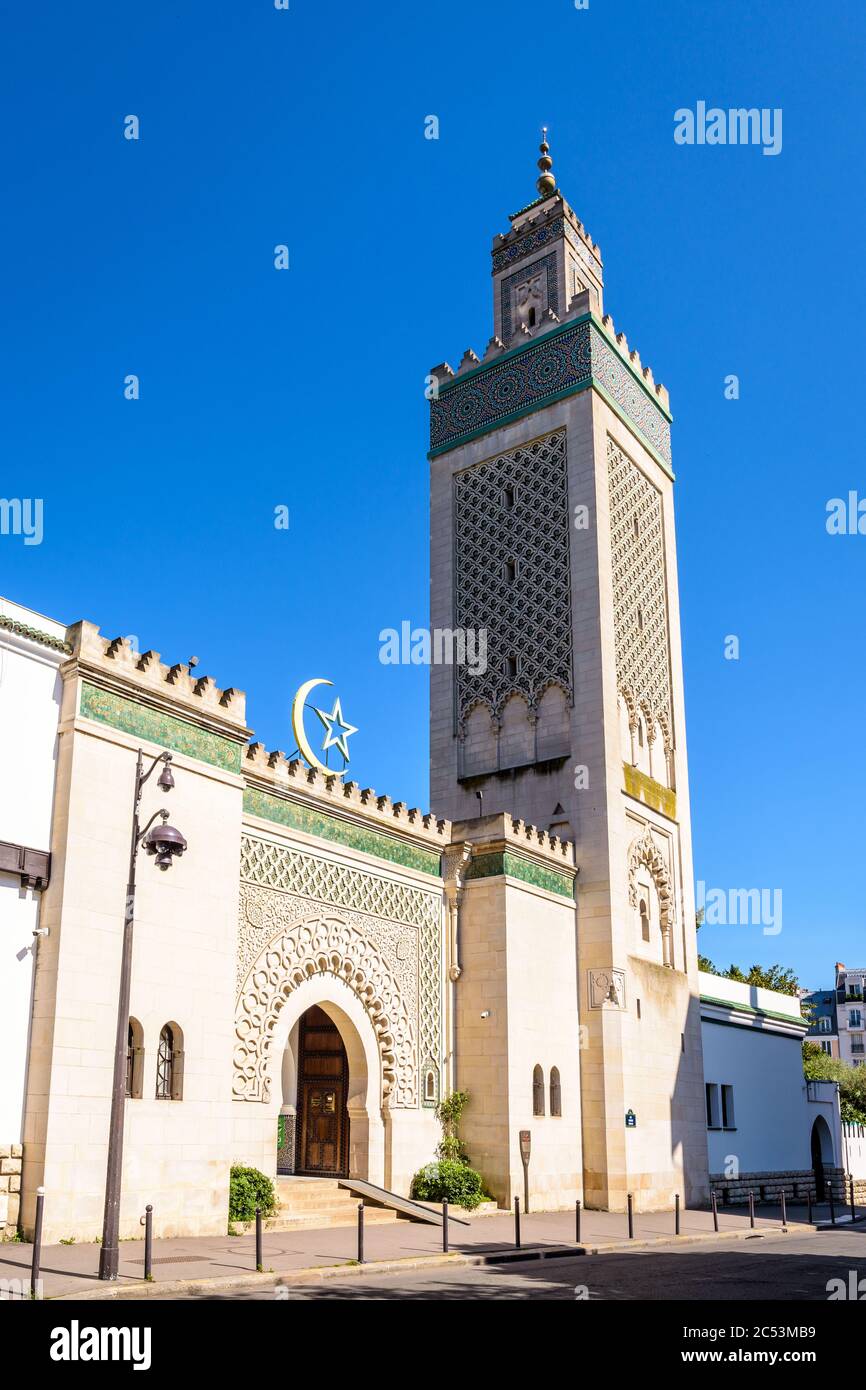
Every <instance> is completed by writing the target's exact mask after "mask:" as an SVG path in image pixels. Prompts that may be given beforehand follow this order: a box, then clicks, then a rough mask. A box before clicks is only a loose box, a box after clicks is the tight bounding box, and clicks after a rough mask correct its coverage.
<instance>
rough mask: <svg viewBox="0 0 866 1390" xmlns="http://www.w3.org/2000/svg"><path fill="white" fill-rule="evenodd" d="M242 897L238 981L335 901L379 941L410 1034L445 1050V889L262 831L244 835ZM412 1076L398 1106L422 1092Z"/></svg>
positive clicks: (430, 1048)
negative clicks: (290, 929)
mask: <svg viewBox="0 0 866 1390" xmlns="http://www.w3.org/2000/svg"><path fill="white" fill-rule="evenodd" d="M240 877H241V881H242V882H241V904H240V921H239V926H238V962H237V965H238V988H239V997H240V994H242V993H243V989H244V987H245V982H246V980H247V979H248V976H249V973H250V971H251V969H252V967H253V965H254V963H255V961H256V960H257V959H258V958H259V957H260V955H261V952H262V950H263V948H264V947H265V946H266V945H267V942H268V941H269V940H270V939H271V938H272V937H274V936H276V935H278V934H280V933H281V932H282V931H283V930H284V929H285V927H286V926H287V925H288V924H289V923H291V924H292V925H298V924H299V923H301V922H304V923H306V924H309V922H310V921H312V920H314V919H316V918H318V917H321V916H322V915H323V911H324V912H325V913H327V912H328V911H329V910H330V911H331V912H333V910H334V909H337V910H338V911H339V912H340V913H341V916H342V919H343V921H344V923H345V924H347V925H348V926H350V927H351V928H352V929H353V930H354V931H355V932H356V933H357V934H358V935H359V936H360V937H362V938H363V939H364V940H366V941H367V942H368V943H369V944H370V946H371V947H372V948H373V949H375V951H376V952H377V953H378V955H379V957H380V958H381V961H382V966H383V969H384V970H385V971H387V974H388V976H389V978H390V979H391V981H392V983H393V985H394V988H395V990H396V995H395V997H396V996H399V998H400V1001H401V1005H402V1006H403V1007H405V1009H406V1011H407V1016H408V1018H409V1019H410V1020H411V1027H410V1035H411V1036H412V1038H413V1039H417V1047H418V1052H420V1055H421V1056H423V1057H435V1058H441V1056H442V1040H441V1010H442V978H441V977H442V966H441V959H440V956H441V941H442V913H443V895H442V892H441V890H439V891H437V890H435V889H433V890H426V889H423V888H415V887H413V886H412V885H410V884H406V883H401V882H397V881H394V880H393V879H390V878H386V877H384V876H383V875H381V874H377V873H373V872H368V871H366V870H361V869H355V868H353V867H351V866H349V865H346V864H339V863H334V862H333V861H331V860H328V859H322V858H319V857H318V856H317V855H314V854H307V853H304V852H302V851H299V850H295V849H289V848H288V847H287V846H284V845H279V844H275V843H273V842H272V841H270V840H264V839H260V838H259V837H258V836H255V835H249V834H244V835H243V836H242V837H241V866H240ZM411 1071H412V1075H413V1078H414V1079H413V1081H412V1085H411V1086H407V1085H402V1086H399V1087H398V1088H397V1092H396V1093H395V1094H394V1095H393V1096H392V1098H391V1104H392V1105H394V1106H397V1105H401V1104H407V1103H411V1104H416V1103H417V1101H412V1102H406V1101H403V1100H400V1099H398V1096H402V1095H406V1094H409V1093H410V1092H411V1093H412V1094H415V1095H417V1055H416V1052H415V1045H414V1042H413V1056H412V1061H411Z"/></svg>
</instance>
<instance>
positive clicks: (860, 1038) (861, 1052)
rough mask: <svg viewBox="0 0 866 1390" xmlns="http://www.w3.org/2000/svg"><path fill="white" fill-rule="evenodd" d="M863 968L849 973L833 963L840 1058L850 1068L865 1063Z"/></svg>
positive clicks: (865, 1011) (865, 982)
mask: <svg viewBox="0 0 866 1390" xmlns="http://www.w3.org/2000/svg"><path fill="white" fill-rule="evenodd" d="M864 986H866V969H859V970H848V968H847V967H846V966H845V965H843V964H842V962H841V961H837V962H836V1028H837V1032H838V1035H839V1056H840V1057H841V1058H842V1061H843V1062H847V1063H848V1064H849V1066H854V1067H862V1065H863V1062H864V1060H866V1034H864V1031H863V1020H864V1018H866V1002H864Z"/></svg>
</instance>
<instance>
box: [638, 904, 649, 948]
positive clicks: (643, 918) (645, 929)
mask: <svg viewBox="0 0 866 1390" xmlns="http://www.w3.org/2000/svg"><path fill="white" fill-rule="evenodd" d="M640 934H641V937H642V938H643V940H644V941H649V939H650V921H649V911H648V910H647V905H646V899H645V898H641V900H640Z"/></svg>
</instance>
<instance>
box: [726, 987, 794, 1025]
mask: <svg viewBox="0 0 866 1390" xmlns="http://www.w3.org/2000/svg"><path fill="white" fill-rule="evenodd" d="M701 1003H702V1004H715V1005H716V1006H717V1007H718V1008H720V1009H736V1010H737V1012H738V1013H741V1014H754V1015H755V1017H756V1018H773V1019H777V1020H778V1021H779V1022H781V1023H793V1024H794V1026H795V1027H799V1026H800V1024H802V1026H803V1027H804V1028H808V1026H809V1025H808V1022H807V1020H806V1019H805V1018H803V1017H802V1015H801V1016H799V1017H798V1016H797V1015H796V1014H779V1013H774V1012H773V1010H772V1009H756V1008H754V1006H753V1005H752V1004H734V1003H732V1002H731V1000H730V999H714V998H713V996H712V995H711V994H702V995H701ZM718 1021H719V1020H717V1019H708V1020H707V1022H709V1023H716V1022H718Z"/></svg>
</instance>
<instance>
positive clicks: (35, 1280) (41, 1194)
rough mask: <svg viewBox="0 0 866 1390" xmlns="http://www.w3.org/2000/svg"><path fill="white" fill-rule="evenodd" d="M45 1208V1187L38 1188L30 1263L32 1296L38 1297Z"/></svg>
mask: <svg viewBox="0 0 866 1390" xmlns="http://www.w3.org/2000/svg"><path fill="white" fill-rule="evenodd" d="M44 1208H45V1188H44V1187H37V1189H36V1225H35V1229H34V1231H33V1261H32V1263H31V1265H30V1297H31V1298H37V1297H38V1294H37V1292H36V1290H37V1288H38V1286H39V1264H40V1261H41V1259H42V1213H43V1210H44Z"/></svg>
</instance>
